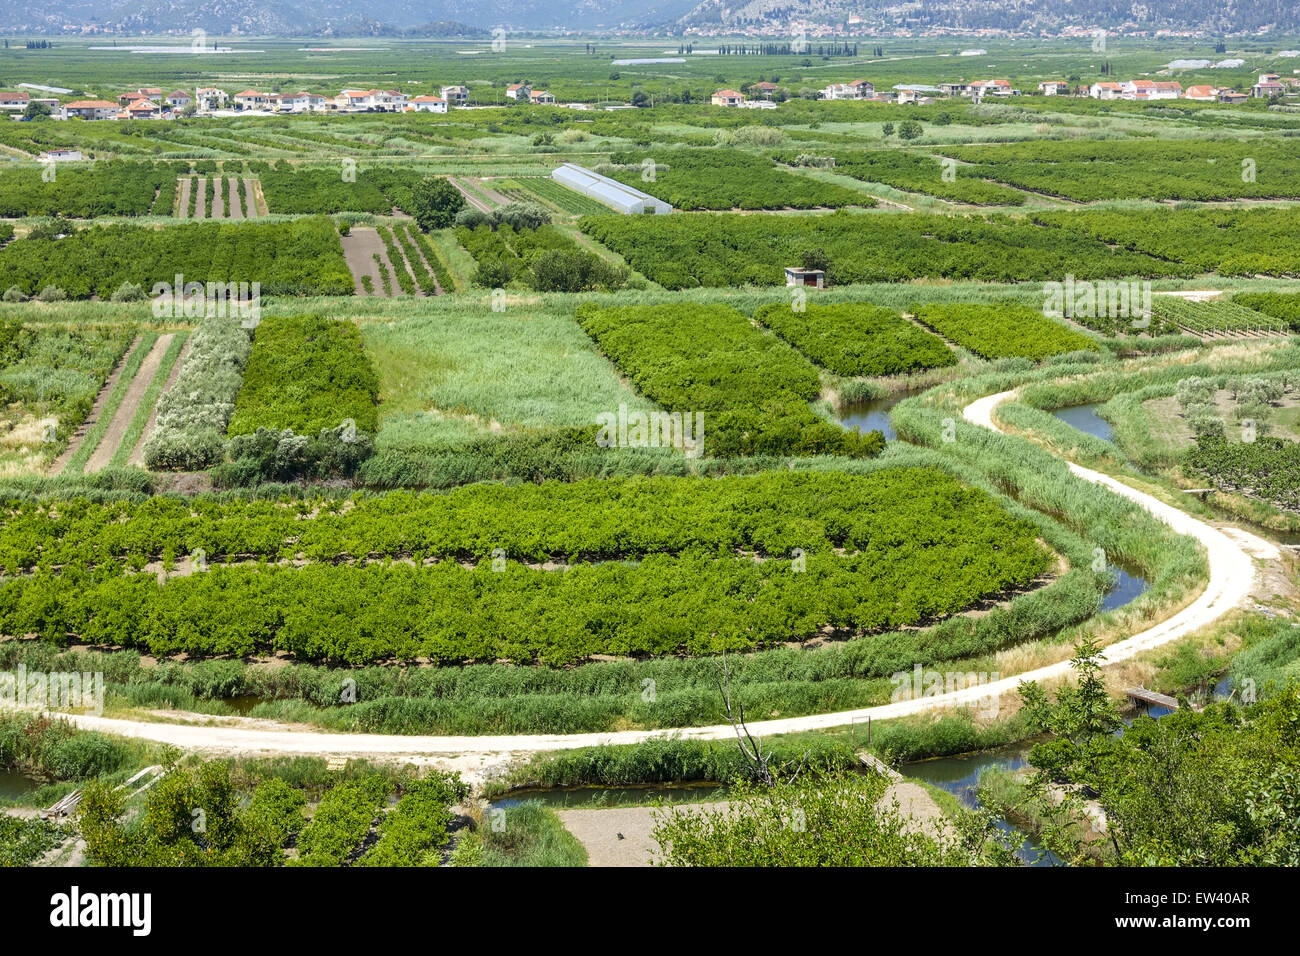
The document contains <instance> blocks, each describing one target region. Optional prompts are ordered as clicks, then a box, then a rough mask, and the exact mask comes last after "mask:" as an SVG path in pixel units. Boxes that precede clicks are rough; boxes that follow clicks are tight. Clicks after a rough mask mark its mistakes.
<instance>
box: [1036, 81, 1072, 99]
mask: <svg viewBox="0 0 1300 956" xmlns="http://www.w3.org/2000/svg"><path fill="white" fill-rule="evenodd" d="M1038 92H1039V93H1041V94H1042V95H1043V96H1068V95H1069V94H1070V84H1069V83H1066V82H1065V81H1064V80H1048V81H1047V82H1046V83H1039V84H1038Z"/></svg>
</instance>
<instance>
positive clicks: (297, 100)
mask: <svg viewBox="0 0 1300 956" xmlns="http://www.w3.org/2000/svg"><path fill="white" fill-rule="evenodd" d="M286 104H287V105H288V107H289V110H290V111H291V112H293V113H323V112H324V111H325V109H326V108H327V107H328V106H329V99H328V98H327V97H325V96H322V95H321V94H320V93H307V92H305V91H302V90H300V91H299V92H297V93H294V94H292V95H290V96H282V97H280V108H281V109H284V108H285V105H286Z"/></svg>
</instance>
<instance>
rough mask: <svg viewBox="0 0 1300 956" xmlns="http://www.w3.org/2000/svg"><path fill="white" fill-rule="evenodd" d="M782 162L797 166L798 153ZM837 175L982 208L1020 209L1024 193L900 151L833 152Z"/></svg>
mask: <svg viewBox="0 0 1300 956" xmlns="http://www.w3.org/2000/svg"><path fill="white" fill-rule="evenodd" d="M780 158H781V160H782V161H783V162H788V163H797V162H799V160H800V156H799V154H796V153H786V154H782V156H781V157H780ZM827 158H830V159H833V160H834V169H835V172H837V173H840V174H841V175H844V176H852V177H853V178H854V179H860V180H862V181H863V182H868V183H884V184H885V185H887V186H893V187H894V188H895V189H904V190H907V191H908V192H917V193H925V194H927V195H930V196H938V197H939V198H940V199H948V200H951V201H953V202H960V203H972V204H975V205H981V206H1019V205H1021V204H1022V203H1024V201H1025V194H1024V193H1022V192H1020V191H1019V190H1017V189H1008V188H1007V187H1006V186H999V185H998V184H996V183H990V182H985V180H984V178H983V174H982V172H981V171H979V170H977V169H976V167H974V166H971V165H969V164H957V163H955V162H949V163H948V164H945V162H944V160H943V158H942V157H936V156H930V155H926V154H921V153H914V152H909V151H904V150H898V149H879V150H831V151H830V153H829V156H828V157H827Z"/></svg>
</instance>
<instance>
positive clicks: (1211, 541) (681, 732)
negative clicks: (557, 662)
mask: <svg viewBox="0 0 1300 956" xmlns="http://www.w3.org/2000/svg"><path fill="white" fill-rule="evenodd" d="M1014 396H1015V392H1014V391H1011V392H1001V393H999V394H996V395H990V396H988V397H986V398H981V399H979V400H978V401H976V402H973V403H971V404H970V405H968V406H967V407H966V408H965V409H964V411H963V415H964V416H965V418H966V420H967V421H969V422H971V423H973V424H976V425H980V426H983V427H984V428H989V429H992V430H994V431H998V430H999V429H998V428H997V426H996V425H995V424H994V421H993V411H994V409H995V408H997V406H998V405H1000V404H1002V403H1003V402H1005V401H1008V400H1009V399H1011V398H1013V397H1014ZM1070 470H1071V471H1073V472H1074V473H1075V474H1076V475H1078V476H1079V477H1080V478H1082V479H1084V480H1085V481H1091V482H1094V483H1096V484H1100V485H1104V486H1105V487H1107V488H1109V489H1110V490H1112V491H1114V492H1115V493H1116V494H1119V495H1121V496H1123V497H1125V498H1128V499H1129V500H1131V501H1134V502H1136V503H1137V504H1139V505H1141V506H1142V507H1143V508H1145V509H1146V510H1147V511H1149V512H1150V513H1151V514H1153V515H1155V516H1156V517H1157V518H1159V519H1160V520H1161V521H1164V522H1165V523H1166V524H1168V525H1169V526H1170V527H1171V528H1173V529H1174V530H1175V531H1177V532H1179V533H1180V534H1186V535H1190V536H1192V537H1193V538H1195V539H1196V540H1197V541H1199V542H1200V543H1201V545H1202V546H1203V547H1204V548H1205V550H1206V552H1207V554H1208V556H1209V566H1210V579H1209V583H1208V584H1207V585H1206V587H1205V590H1204V591H1203V592H1202V593H1201V595H1200V596H1199V597H1197V598H1196V600H1195V601H1193V602H1192V603H1191V604H1190V605H1188V606H1187V607H1185V608H1183V609H1182V610H1181V611H1179V612H1178V613H1176V614H1174V615H1172V616H1171V617H1169V618H1167V619H1166V620H1164V621H1161V622H1160V623H1159V624H1156V625H1155V626H1153V627H1150V628H1148V629H1146V630H1145V631H1142V632H1140V633H1138V634H1134V635H1133V636H1131V637H1127V638H1125V639H1123V640H1121V641H1117V642H1116V643H1114V644H1111V645H1110V646H1109V647H1107V648H1106V649H1105V651H1104V659H1105V662H1106V663H1107V664H1115V663H1119V662H1120V661H1124V660H1128V659H1129V658H1132V657H1134V656H1135V655H1137V654H1140V653H1142V652H1144V651H1147V650H1150V649H1151V648H1154V647H1159V646H1161V645H1163V644H1168V643H1169V642H1171V641H1175V640H1178V639H1179V638H1181V637H1185V636H1187V635H1189V634H1192V633H1194V632H1196V631H1198V630H1200V629H1201V628H1202V627H1205V626H1206V625H1208V624H1211V623H1212V622H1214V621H1215V620H1217V619H1218V618H1219V617H1221V616H1222V615H1224V614H1226V613H1227V612H1228V611H1230V610H1231V609H1232V608H1234V607H1236V606H1238V605H1239V604H1241V603H1242V602H1244V601H1245V600H1246V599H1247V597H1248V596H1249V594H1250V592H1251V590H1252V588H1253V586H1254V584H1255V576H1256V571H1255V563H1254V559H1255V558H1261V559H1277V558H1279V557H1280V552H1279V549H1278V547H1277V546H1276V545H1274V544H1272V543H1271V542H1268V541H1265V540H1264V539H1262V538H1259V537H1256V536H1255V535H1251V534H1248V533H1246V532H1240V531H1236V530H1235V529H1234V531H1233V533H1232V534H1231V535H1229V534H1228V533H1225V532H1224V531H1221V530H1219V529H1218V528H1214V527H1212V526H1211V525H1209V524H1206V523H1205V522H1204V521H1201V520H1199V519H1197V518H1194V517H1192V516H1191V515H1189V514H1186V513H1185V512H1182V511H1179V510H1178V509H1177V508H1174V507H1172V506H1170V505H1167V504H1165V503H1164V502H1162V501H1159V500H1157V499H1156V498H1153V497H1152V496H1150V495H1148V494H1145V493H1143V492H1140V491H1137V490H1135V489H1133V488H1130V487H1128V486H1127V485H1125V484H1123V483H1121V482H1119V481H1117V480H1116V479H1114V478H1111V477H1109V476H1108V475H1104V474H1102V473H1101V472H1097V471H1092V470H1091V469H1088V468H1082V467H1080V466H1078V465H1075V464H1070ZM1069 672H1070V663H1069V661H1060V662H1057V663H1055V664H1050V665H1047V666H1045V667H1039V668H1036V669H1034V670H1031V671H1025V672H1022V673H1019V674H1016V675H1014V676H1012V677H1006V678H1003V679H1001V680H998V681H994V682H992V683H988V684H983V685H980V686H974V687H967V688H964V689H962V690H956V691H952V692H949V693H945V694H938V695H935V696H933V697H920V698H914V699H912V700H905V701H898V702H895V703H890V704H881V705H878V706H875V707H864V708H861V709H858V710H850V711H841V712H839V713H833V714H813V715H810V716H806V717H789V718H782V719H779V720H762V721H756V722H754V723H751V724H749V730H750V732H751V733H754V734H760V735H763V736H768V735H773V734H789V733H796V732H799V731H808V730H823V729H827V728H831V727H843V726H846V725H848V724H850V723H857V722H862V721H865V720H866V719H867V718H869V717H870V718H872V719H873V720H886V719H889V718H894V717H905V716H909V715H912V714H918V713H922V712H926V711H933V710H942V709H947V708H951V707H954V706H958V705H962V704H976V703H980V702H984V701H987V700H989V699H990V697H991V696H993V695H995V694H997V695H1000V694H1009V693H1014V692H1015V690H1016V688H1017V686H1018V685H1019V684H1020V682H1021V681H1045V680H1046V681H1051V680H1056V679H1059V678H1061V677H1064V676H1066V675H1068V674H1069ZM69 719H70V720H72V721H73V722H74V723H76V724H77V725H78V726H80V727H83V728H86V729H93V730H100V731H103V732H105V733H111V734H118V735H121V736H124V737H139V738H144V739H147V740H153V741H158V742H160V743H169V744H173V745H175V746H177V747H180V748H182V749H186V750H200V751H205V752H215V753H244V754H272V753H274V754H313V755H324V754H346V755H356V756H406V757H410V756H420V755H424V756H436V755H452V754H454V755H461V756H462V757H466V758H468V757H477V758H487V757H488V756H489V755H506V754H516V753H528V752H539V751H547V750H566V749H571V748H575V747H591V746H597V745H601V744H637V743H641V742H643V741H646V740H649V739H652V738H659V737H667V736H672V735H677V736H681V737H683V738H691V739H697V740H724V739H731V738H732V737H734V735H735V731H734V730H733V728H732V727H731V725H730V724H720V725H715V726H712V727H686V728H681V729H678V730H629V731H614V732H609V733H589V734H523V735H506V736H476V737H440V736H389V735H383V734H338V733H317V732H313V731H296V730H283V729H266V730H258V729H254V727H253V725H255V724H256V723H257V722H256V721H252V720H245V721H242V722H241V723H242V724H243V726H238V727H234V726H200V725H195V724H167V723H146V722H136V721H127V720H116V719H111V718H104V717H94V716H81V715H72V716H70V718H69ZM199 719H203V718H199ZM269 726H274V725H268V727H269Z"/></svg>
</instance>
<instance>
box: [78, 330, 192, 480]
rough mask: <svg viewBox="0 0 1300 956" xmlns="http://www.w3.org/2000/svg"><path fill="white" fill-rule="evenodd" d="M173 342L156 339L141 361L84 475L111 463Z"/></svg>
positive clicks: (165, 337)
mask: <svg viewBox="0 0 1300 956" xmlns="http://www.w3.org/2000/svg"><path fill="white" fill-rule="evenodd" d="M173 338H175V335H174V334H173V333H168V334H166V335H160V336H158V340H157V341H156V342H154V346H153V348H152V349H150V350H149V354H148V355H146V356H145V357H144V361H143V362H141V363H140V368H139V369H138V370H137V371H136V373H135V378H133V379H132V380H131V384H130V385H129V386H128V387H127V390H126V395H124V396H123V397H122V402H121V404H119V405H118V406H117V412H116V414H114V415H113V420H112V421H111V422H109V423H108V430H107V431H106V432H104V436H103V437H102V438H101V439H100V441H99V444H98V445H97V446H96V448H95V452H94V454H92V455H91V456H90V460H89V461H88V462H86V467H85V471H84V473H85V474H87V475H88V474H90V473H91V472H94V471H102V470H103V469H105V468H107V467H108V466H109V464H110V463H111V462H112V461H113V455H114V454H115V453H116V452H117V446H118V445H120V444H121V443H122V437H123V436H124V435H125V434H126V432H127V429H128V428H130V427H131V420H132V419H133V418H135V413H136V410H137V409H139V407H140V399H141V398H143V397H144V393H145V392H146V391H147V390H148V388H149V383H150V382H152V381H153V378H154V376H155V375H157V374H158V366H160V365H162V360H163V356H164V355H165V354H166V353H167V348H168V346H170V345H171V342H172V339H173Z"/></svg>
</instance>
